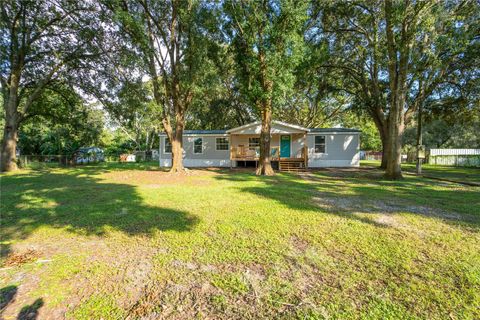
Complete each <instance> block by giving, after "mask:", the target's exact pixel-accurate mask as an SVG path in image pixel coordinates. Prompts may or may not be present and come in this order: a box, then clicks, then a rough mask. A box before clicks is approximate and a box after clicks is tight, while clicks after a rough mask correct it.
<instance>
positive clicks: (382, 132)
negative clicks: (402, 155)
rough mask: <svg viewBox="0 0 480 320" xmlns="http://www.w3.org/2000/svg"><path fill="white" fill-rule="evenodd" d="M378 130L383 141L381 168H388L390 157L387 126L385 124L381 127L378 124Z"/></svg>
mask: <svg viewBox="0 0 480 320" xmlns="http://www.w3.org/2000/svg"><path fill="white" fill-rule="evenodd" d="M377 129H378V132H379V133H380V140H381V141H382V162H381V164H380V169H383V170H385V169H387V159H388V149H389V147H388V144H389V140H388V134H387V128H385V126H382V127H379V126H378V125H377Z"/></svg>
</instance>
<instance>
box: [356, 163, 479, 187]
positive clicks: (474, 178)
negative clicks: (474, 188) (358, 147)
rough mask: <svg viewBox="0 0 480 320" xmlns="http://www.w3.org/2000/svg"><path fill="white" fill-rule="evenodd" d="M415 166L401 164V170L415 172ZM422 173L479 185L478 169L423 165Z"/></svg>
mask: <svg viewBox="0 0 480 320" xmlns="http://www.w3.org/2000/svg"><path fill="white" fill-rule="evenodd" d="M361 165H362V166H374V167H378V166H380V161H369V160H365V161H364V160H362V161H361ZM415 166H416V165H415V163H402V170H404V171H407V172H415V170H416V167H415ZM422 173H423V174H424V175H427V176H432V177H437V178H445V179H449V180H453V181H456V180H458V181H470V182H475V183H480V168H473V167H453V166H439V165H430V164H423V165H422Z"/></svg>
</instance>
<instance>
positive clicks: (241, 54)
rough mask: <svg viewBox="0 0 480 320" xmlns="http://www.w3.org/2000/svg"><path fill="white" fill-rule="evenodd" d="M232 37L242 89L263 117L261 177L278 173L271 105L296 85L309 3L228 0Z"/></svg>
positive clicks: (261, 117) (228, 23)
mask: <svg viewBox="0 0 480 320" xmlns="http://www.w3.org/2000/svg"><path fill="white" fill-rule="evenodd" d="M224 11H225V14H226V20H227V21H226V30H227V31H228V37H227V41H228V42H229V43H230V44H231V45H232V49H233V50H234V52H235V55H236V61H237V66H238V67H237V70H238V73H237V75H238V77H239V82H240V83H241V88H242V93H243V94H244V95H245V97H246V98H247V100H248V101H249V102H250V103H251V104H252V105H253V106H254V107H255V108H256V110H257V111H258V112H259V114H260V119H261V121H262V127H261V133H260V159H259V164H258V168H257V174H258V175H273V174H274V172H273V169H272V166H271V164H270V129H271V121H272V109H273V108H274V106H275V104H277V103H278V101H279V100H280V99H282V98H284V96H285V94H286V93H287V92H288V91H289V90H290V88H292V87H293V84H294V82H295V77H294V70H295V67H296V66H297V65H298V63H299V61H300V59H301V55H300V54H301V50H300V49H301V47H302V44H303V33H302V31H303V25H304V22H305V20H306V14H307V8H306V5H305V3H304V2H298V1H290V0H275V1H273V0H261V1H253V0H252V1H226V2H225V5H224Z"/></svg>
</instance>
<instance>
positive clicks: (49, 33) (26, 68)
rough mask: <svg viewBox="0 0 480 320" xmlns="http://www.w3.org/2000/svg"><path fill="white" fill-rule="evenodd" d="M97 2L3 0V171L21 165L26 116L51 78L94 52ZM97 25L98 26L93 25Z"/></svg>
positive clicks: (0, 44)
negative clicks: (20, 147)
mask: <svg viewBox="0 0 480 320" xmlns="http://www.w3.org/2000/svg"><path fill="white" fill-rule="evenodd" d="M93 15H94V5H93V4H84V3H82V2H76V1H62V0H60V1H58V2H57V1H40V0H39V1H20V0H9V1H3V2H2V8H1V25H0V26H1V34H0V65H1V69H0V70H1V71H0V83H1V94H2V97H3V109H4V112H5V126H4V132H3V139H2V146H1V163H0V169H1V171H10V170H15V169H16V168H17V165H16V152H15V150H16V147H17V140H18V129H19V126H20V124H21V123H22V121H24V120H25V119H26V118H27V117H29V116H33V114H32V111H31V106H32V104H33V103H34V102H35V101H36V100H37V99H38V98H39V97H40V96H41V95H42V93H43V92H44V90H45V89H46V88H47V87H49V86H50V85H51V84H52V83H54V82H55V81H57V80H59V79H60V78H62V77H65V76H66V75H69V74H71V71H72V70H73V69H74V68H76V67H77V66H78V65H77V63H78V61H79V60H80V59H82V60H84V59H87V58H89V57H91V56H95V55H96V52H95V50H94V48H93V47H92V46H90V45H91V44H92V42H93V39H94V37H95V36H97V32H96V30H97V29H98V26H95V25H94V22H95V21H94V19H92V16H93ZM94 30H95V31H94Z"/></svg>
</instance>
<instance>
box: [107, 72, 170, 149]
mask: <svg viewBox="0 0 480 320" xmlns="http://www.w3.org/2000/svg"><path fill="white" fill-rule="evenodd" d="M151 90H152V89H151V83H149V82H141V81H140V80H139V81H138V82H125V83H123V86H122V87H121V88H120V89H119V90H118V91H116V92H115V93H116V99H115V100H114V101H105V100H104V101H103V106H104V109H105V110H106V111H107V112H108V114H109V120H110V122H111V124H112V127H115V128H117V129H119V130H121V131H122V132H123V133H124V134H125V136H126V137H128V139H129V140H130V141H131V142H133V143H134V145H135V149H136V150H137V151H140V150H143V151H148V150H151V149H152V147H153V144H154V143H155V141H156V137H157V136H158V133H159V132H160V129H161V122H160V121H159V119H161V117H162V113H161V107H160V106H159V105H158V104H156V103H155V102H154V101H153V99H152V98H151V95H150V93H151Z"/></svg>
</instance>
